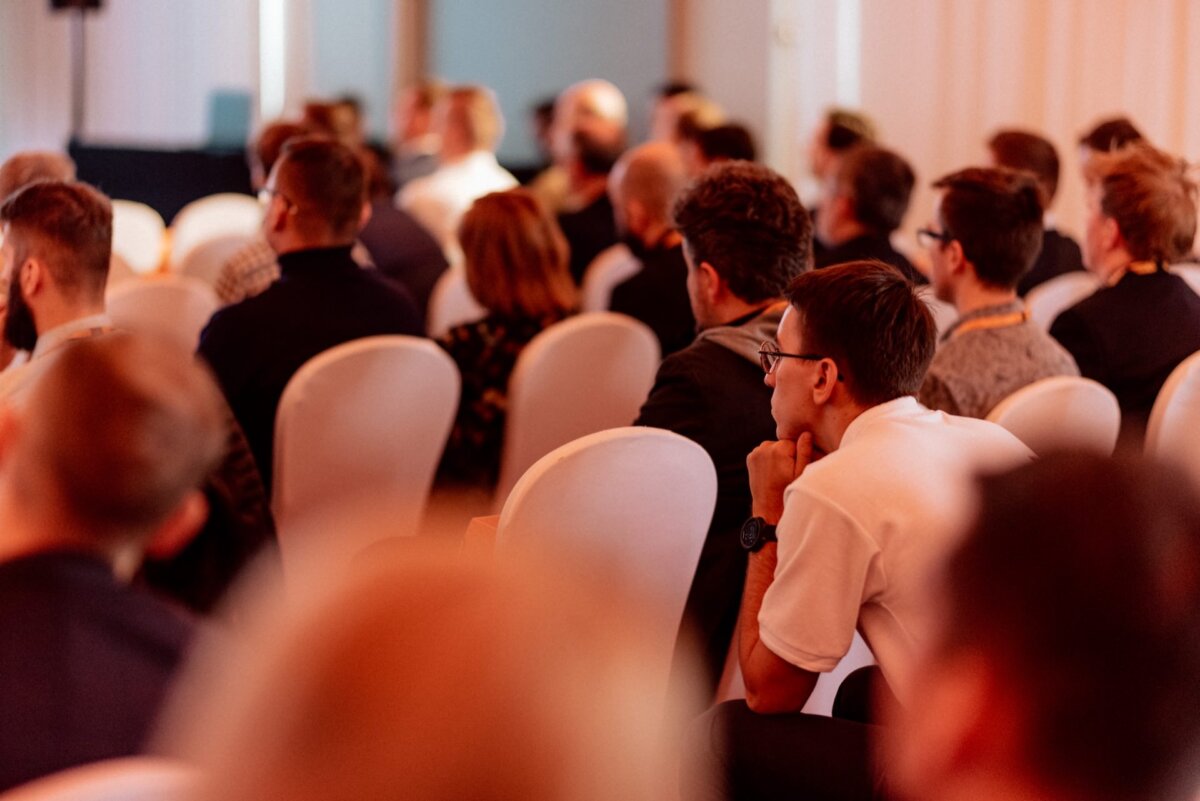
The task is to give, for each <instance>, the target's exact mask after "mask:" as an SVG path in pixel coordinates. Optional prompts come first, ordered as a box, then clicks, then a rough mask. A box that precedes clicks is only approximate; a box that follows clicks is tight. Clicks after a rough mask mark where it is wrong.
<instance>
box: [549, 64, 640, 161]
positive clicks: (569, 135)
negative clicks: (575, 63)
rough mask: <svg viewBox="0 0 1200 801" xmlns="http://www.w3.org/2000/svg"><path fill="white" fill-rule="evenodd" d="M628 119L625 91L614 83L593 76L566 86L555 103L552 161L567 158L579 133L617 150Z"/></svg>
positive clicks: (622, 140)
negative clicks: (622, 91)
mask: <svg viewBox="0 0 1200 801" xmlns="http://www.w3.org/2000/svg"><path fill="white" fill-rule="evenodd" d="M628 122H629V107H628V105H627V104H626V102H625V95H623V94H621V90H620V89H618V88H617V87H616V86H614V85H613V84H611V83H609V82H608V81H605V80H601V79H599V78H593V79H591V80H586V81H580V82H579V83H576V84H572V85H571V86H568V87H567V88H566V89H564V90H563V91H562V92H561V93H560V94H559V96H558V100H556V101H555V103H554V123H553V130H552V131H551V146H552V149H553V151H554V158H555V161H556V162H558V163H560V164H562V163H564V162H565V161H566V160H567V159H569V158H570V155H571V152H572V140H573V138H574V137H575V136H576V135H577V134H580V133H582V134H584V135H586V136H587V137H589V138H590V139H591V140H592V141H594V142H598V143H601V144H603V145H604V146H606V147H610V148H613V149H616V150H620V149H621V148H622V147H623V145H624V142H625V128H626V125H627V124H628Z"/></svg>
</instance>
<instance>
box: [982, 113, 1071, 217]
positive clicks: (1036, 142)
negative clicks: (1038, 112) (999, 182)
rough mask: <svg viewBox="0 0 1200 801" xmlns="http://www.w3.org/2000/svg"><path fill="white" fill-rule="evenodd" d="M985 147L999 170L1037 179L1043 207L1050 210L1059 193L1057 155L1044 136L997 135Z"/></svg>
mask: <svg viewBox="0 0 1200 801" xmlns="http://www.w3.org/2000/svg"><path fill="white" fill-rule="evenodd" d="M987 144H988V149H989V150H990V151H991V152H992V158H993V159H994V160H995V162H996V164H998V165H999V166H1001V167H1008V168H1010V169H1013V170H1025V171H1026V172H1031V173H1033V174H1034V176H1036V177H1037V181H1038V186H1040V187H1041V189H1042V195H1043V197H1042V206H1043V207H1044V208H1049V206H1050V201H1052V200H1054V195H1055V194H1056V193H1057V192H1058V171H1059V164H1058V151H1057V150H1055V149H1054V144H1053V143H1052V142H1051V141H1050V140H1049V139H1047V138H1046V137H1044V136H1039V135H1038V134H1035V133H1031V132H1029V131H1017V130H1006V131H997V132H996V133H995V134H993V135H992V138H991V139H989V140H988V143H987Z"/></svg>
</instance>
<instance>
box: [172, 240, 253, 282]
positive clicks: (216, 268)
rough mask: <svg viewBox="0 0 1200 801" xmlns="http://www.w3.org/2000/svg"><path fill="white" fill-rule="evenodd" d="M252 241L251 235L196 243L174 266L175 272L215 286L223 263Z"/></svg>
mask: <svg viewBox="0 0 1200 801" xmlns="http://www.w3.org/2000/svg"><path fill="white" fill-rule="evenodd" d="M253 240H254V235H253V234H223V235H221V236H217V237H214V238H212V239H206V240H204V241H203V242H198V243H197V244H196V245H195V246H194V247H192V248H190V249H189V250H188V252H187V253H185V254H184V256H183V261H182V262H180V263H179V264H176V265H174V266H175V270H176V271H177V272H178V273H179V274H180V275H187V276H191V277H192V278H197V279H199V280H201V281H203V282H204V283H206V284H208V285H209V286H215V285H216V283H217V279H218V278H220V276H221V269H222V268H223V267H224V266H225V262H227V261H228V260H229V258H230V257H231V256H232V255H233V254H234V253H237V252H238V251H239V250H241V249H242V248H243V247H245V246H246V245H247V244H248V243H249V242H251V241H253Z"/></svg>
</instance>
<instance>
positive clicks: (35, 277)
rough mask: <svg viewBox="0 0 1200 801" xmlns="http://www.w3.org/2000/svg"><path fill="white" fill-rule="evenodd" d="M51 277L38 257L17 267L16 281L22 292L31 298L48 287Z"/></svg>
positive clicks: (31, 258)
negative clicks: (47, 283)
mask: <svg viewBox="0 0 1200 801" xmlns="http://www.w3.org/2000/svg"><path fill="white" fill-rule="evenodd" d="M49 275H50V271H49V270H47V269H46V265H45V264H44V263H43V262H42V260H41V259H39V258H37V257H36V256H30V257H29V258H28V259H26V260H25V261H24V262H22V263H21V264H20V265H18V266H17V275H16V278H15V280H16V281H17V282H18V285H19V286H20V287H21V292H22V293H23V294H24V295H25V297H27V298H29V297H33V296H34V295H35V294H37V293H38V292H39V291H41V289H42V288H43V287H44V286H45V285H46V281H47V279H48V278H49Z"/></svg>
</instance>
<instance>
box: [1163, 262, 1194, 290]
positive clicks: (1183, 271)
mask: <svg viewBox="0 0 1200 801" xmlns="http://www.w3.org/2000/svg"><path fill="white" fill-rule="evenodd" d="M1170 271H1171V272H1173V273H1175V274H1176V275H1178V276H1179V277H1180V278H1182V279H1183V280H1184V281H1187V285H1188V286H1190V287H1191V288H1192V291H1193V292H1195V293H1196V294H1197V295H1200V264H1172V265H1171V267H1170Z"/></svg>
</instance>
